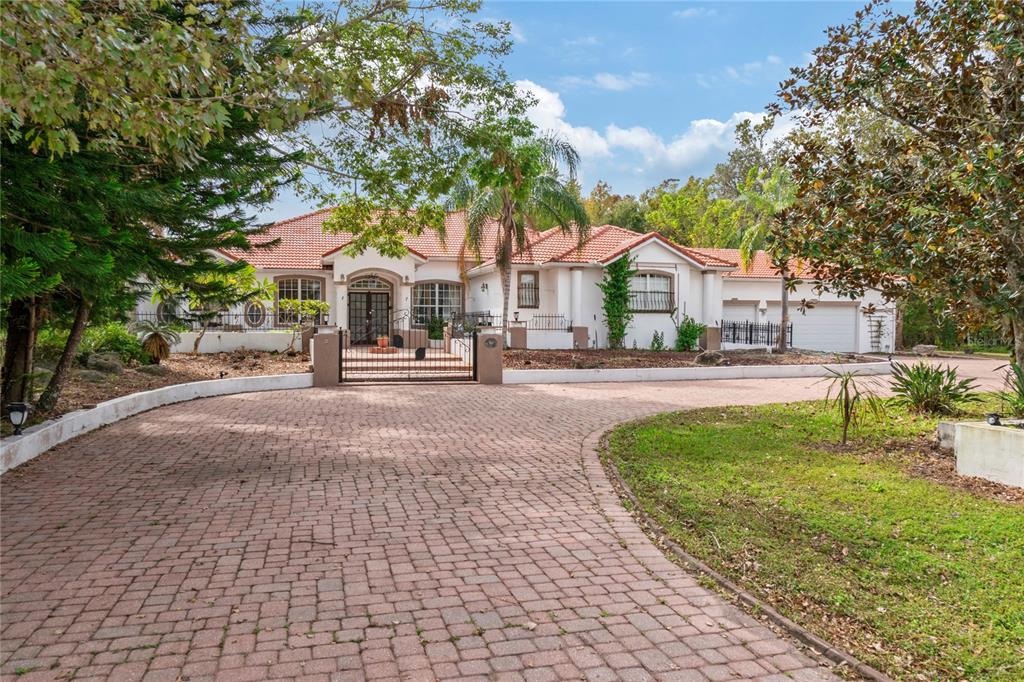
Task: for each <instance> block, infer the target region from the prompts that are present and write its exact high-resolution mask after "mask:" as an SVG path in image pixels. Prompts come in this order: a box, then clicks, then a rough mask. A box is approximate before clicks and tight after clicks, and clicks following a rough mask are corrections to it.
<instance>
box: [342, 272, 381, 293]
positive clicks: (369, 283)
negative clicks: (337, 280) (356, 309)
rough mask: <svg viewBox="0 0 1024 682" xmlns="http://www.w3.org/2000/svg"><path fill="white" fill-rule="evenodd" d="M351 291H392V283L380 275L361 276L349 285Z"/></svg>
mask: <svg viewBox="0 0 1024 682" xmlns="http://www.w3.org/2000/svg"><path fill="white" fill-rule="evenodd" d="M348 288H349V290H350V291H390V290H391V285H389V284H388V283H387V282H385V281H384V280H382V279H381V278H380V277H373V276H370V277H361V278H360V279H357V280H355V281H353V282H352V283H351V284H349V285H348Z"/></svg>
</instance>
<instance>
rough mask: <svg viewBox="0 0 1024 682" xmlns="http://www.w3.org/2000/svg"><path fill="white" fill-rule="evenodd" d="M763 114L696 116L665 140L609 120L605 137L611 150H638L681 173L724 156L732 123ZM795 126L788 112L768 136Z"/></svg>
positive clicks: (731, 140)
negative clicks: (714, 117)
mask: <svg viewBox="0 0 1024 682" xmlns="http://www.w3.org/2000/svg"><path fill="white" fill-rule="evenodd" d="M764 117H765V114H763V113H753V112H750V111H740V112H737V113H735V114H733V115H732V116H730V117H729V118H728V119H726V120H725V121H719V120H717V119H713V118H702V119H698V120H696V121H691V122H690V125H689V127H688V128H687V129H686V130H685V131H684V132H682V133H680V134H678V135H676V136H675V137H673V138H672V139H671V140H669V141H666V140H664V139H663V138H662V137H661V136H659V135H657V134H656V133H654V132H653V131H651V130H650V129H649V128H644V127H641V126H634V127H632V128H620V127H618V126H617V125H615V124H614V123H613V124H611V125H609V126H608V128H607V129H606V130H605V139H606V140H607V142H608V146H609V147H611V148H612V149H613V150H614V149H617V148H618V149H626V150H630V151H633V152H636V153H639V154H641V155H642V156H643V158H644V162H645V164H646V165H647V166H648V167H653V168H664V169H676V170H678V171H680V173H681V174H682V172H684V171H686V170H687V169H692V168H695V167H700V166H702V165H706V163H707V162H709V161H710V160H717V159H720V158H724V156H725V155H726V154H727V153H728V152H729V151H730V150H731V149H732V148H733V146H734V145H735V139H734V138H735V133H736V126H737V125H739V124H740V122H741V121H746V120H749V121H753V122H754V123H759V122H760V121H762V120H764ZM795 127H796V121H795V116H793V115H792V114H788V115H786V116H784V117H783V118H782V119H780V120H779V121H778V122H777V123H776V125H775V128H774V129H773V130H772V132H771V133H770V134H769V136H768V138H769V140H774V139H777V138H781V137H784V136H785V135H786V134H788V133H789V132H790V131H791V130H793V128H795Z"/></svg>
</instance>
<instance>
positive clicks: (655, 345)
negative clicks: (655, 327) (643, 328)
mask: <svg viewBox="0 0 1024 682" xmlns="http://www.w3.org/2000/svg"><path fill="white" fill-rule="evenodd" d="M666 347H667V346H665V335H664V334H662V333H661V332H654V338H653V339H651V350H653V351H662V350H665V348H666Z"/></svg>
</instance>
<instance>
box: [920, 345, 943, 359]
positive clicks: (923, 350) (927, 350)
mask: <svg viewBox="0 0 1024 682" xmlns="http://www.w3.org/2000/svg"><path fill="white" fill-rule="evenodd" d="M938 349H939V347H938V346H933V345H931V344H930V343H919V344H917V345H916V346H914V352H915V353H916V354H918V355H925V356H929V357H930V356H932V355H935V351H937V350H938Z"/></svg>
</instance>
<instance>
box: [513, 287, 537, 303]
mask: <svg viewBox="0 0 1024 682" xmlns="http://www.w3.org/2000/svg"><path fill="white" fill-rule="evenodd" d="M518 296H519V299H518V300H519V307H520V308H537V307H539V306H540V287H539V286H537V285H536V284H520V285H519V293H518Z"/></svg>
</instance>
